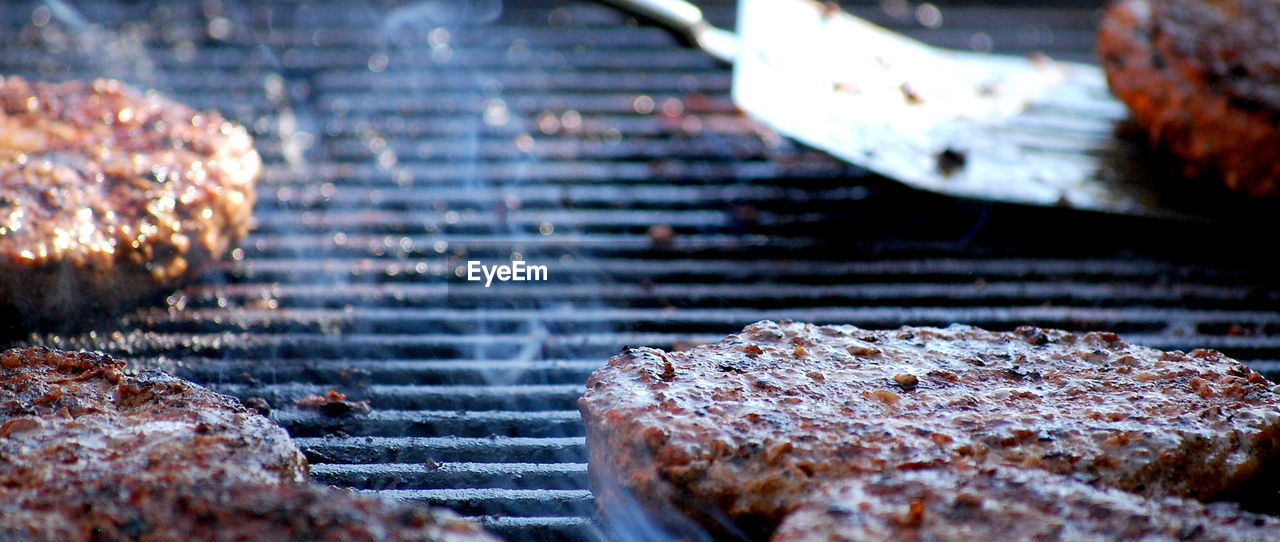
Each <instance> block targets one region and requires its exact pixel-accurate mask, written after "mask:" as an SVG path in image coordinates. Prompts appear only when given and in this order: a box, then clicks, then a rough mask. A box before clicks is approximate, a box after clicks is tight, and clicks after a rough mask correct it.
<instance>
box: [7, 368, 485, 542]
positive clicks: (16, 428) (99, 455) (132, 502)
mask: <svg viewBox="0 0 1280 542" xmlns="http://www.w3.org/2000/svg"><path fill="white" fill-rule="evenodd" d="M124 365H125V364H124V362H122V361H118V360H115V359H112V358H111V357H108V356H106V355H103V354H90V353H72V352H62V351H58V350H51V349H48V348H27V349H13V350H8V351H5V352H3V353H0V542H8V541H10V540H14V541H18V540H21V541H27V540H48V541H51V542H54V541H56V542H69V541H86V542H88V541H91V540H92V541H116V540H147V541H175V542H176V541H186V540H228V541H231V540H325V541H361V540H370V541H372V540H386V541H394V540H441V541H461V540H494V539H493V538H492V537H490V536H489V535H487V534H486V533H484V531H482V530H481V529H480V528H479V527H475V526H473V525H472V524H470V523H467V522H465V521H463V520H461V519H459V518H457V517H456V516H454V515H453V514H451V513H449V512H446V511H440V510H423V509H414V508H409V507H406V506H402V505H397V504H394V503H391V502H388V501H384V500H382V499H377V498H371V497H361V496H357V495H355V494H352V493H348V492H343V491H338V490H331V489H325V488H320V487H314V486H309V485H306V484H305V483H304V482H305V481H306V478H307V463H306V459H305V458H303V456H302V453H301V452H300V451H299V450H298V448H297V447H296V446H294V444H293V442H292V441H291V440H289V435H288V434H287V433H285V431H284V429H282V428H280V427H279V426H278V425H276V424H275V423H273V422H272V421H271V420H268V419H267V418H264V417H262V416H261V415H259V414H257V413H256V412H255V411H253V410H251V409H249V408H246V407H244V406H242V405H241V404H240V403H239V402H238V401H236V400H235V399H234V398H231V397H227V396H225V395H221V394H217V393H214V392H212V391H209V390H207V389H204V388H202V387H200V386H197V385H195V384H192V383H190V382H187V381H185V380H182V379H179V378H175V377H172V376H169V375H166V374H164V373H160V372H155V371H151V372H143V373H141V374H139V375H137V376H130V375H127V374H125V372H124V370H123V369H124Z"/></svg>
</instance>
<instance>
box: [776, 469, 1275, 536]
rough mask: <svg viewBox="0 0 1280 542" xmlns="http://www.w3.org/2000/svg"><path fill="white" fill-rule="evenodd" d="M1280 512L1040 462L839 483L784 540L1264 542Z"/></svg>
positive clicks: (801, 513) (797, 515) (791, 520)
mask: <svg viewBox="0 0 1280 542" xmlns="http://www.w3.org/2000/svg"><path fill="white" fill-rule="evenodd" d="M1277 537H1280V520H1277V519H1276V518H1273V517H1269V516H1261V515H1256V514H1249V513H1246V512H1242V511H1240V510H1239V509H1238V508H1236V507H1235V506H1234V505H1231V504H1227V503H1218V504H1212V505H1205V504H1201V503H1199V502H1196V501H1192V500H1188V499H1182V498H1177V497H1165V498H1160V499H1154V498H1144V497H1141V496H1139V495H1135V494H1132V493H1128V492H1124V491H1119V490H1116V489H1110V488H1098V487H1094V486H1091V485H1089V484H1086V483H1084V482H1081V481H1079V480H1073V479H1071V478H1069V477H1066V476H1060V475H1053V474H1049V473H1045V472H1043V471H1036V470H1031V469H995V470H988V471H983V472H958V471H957V470H952V469H926V470H920V471H897V472H890V473H886V474H880V475H871V476H866V477H861V478H853V479H849V480H844V481H841V482H837V483H835V484H832V485H831V486H829V487H826V488H824V489H823V490H822V491H820V492H819V493H818V495H817V496H815V497H814V498H813V499H812V500H811V501H810V502H809V503H808V504H806V505H805V506H802V507H801V508H799V509H798V510H796V511H795V512H793V513H792V514H791V515H789V516H787V518H786V520H784V521H783V522H782V525H781V526H780V527H778V531H777V532H776V533H775V534H774V536H773V540H774V541H775V542H802V541H815V542H816V541H819V540H822V541H826V540H858V541H861V542H875V541H882V540H883V541H889V540H892V541H900V540H929V541H934V542H961V541H965V542H969V541H973V540H1073V541H1080V542H1104V541H1116V540H1186V541H1196V540H1200V541H1209V540H1213V541H1217V542H1234V541H1241V542H1243V541H1251V542H1262V541H1264V540H1275V539H1276V538H1277Z"/></svg>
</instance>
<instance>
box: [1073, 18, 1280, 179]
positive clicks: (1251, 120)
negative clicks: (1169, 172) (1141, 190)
mask: <svg viewBox="0 0 1280 542" xmlns="http://www.w3.org/2000/svg"><path fill="white" fill-rule="evenodd" d="M1277 46H1280V6H1277V5H1276V3H1275V2H1272V1H1266V0H1212V1H1206V0H1122V1H1119V2H1116V3H1114V4H1113V5H1112V6H1111V7H1110V8H1109V9H1108V10H1107V13H1106V16H1105V18H1104V19H1103V22H1102V27H1101V30H1100V31H1099V35H1098V50H1099V52H1100V53H1101V55H1102V60H1103V65H1104V67H1105V68H1106V72H1107V80H1108V82H1109V83H1110V85H1111V89H1112V90H1113V91H1114V92H1115V93H1116V95H1117V96H1118V97H1119V98H1120V99H1121V100H1122V101H1123V102H1124V103H1125V104H1126V105H1128V106H1129V109H1130V111H1131V112H1132V113H1133V118H1134V121H1135V122H1136V123H1137V124H1138V125H1139V126H1140V127H1141V128H1142V129H1143V130H1144V131H1145V132H1146V133H1147V135H1148V136H1149V138H1150V140H1151V142H1152V143H1153V144H1154V145H1155V146H1157V147H1162V148H1164V149H1167V150H1169V151H1171V152H1172V153H1173V154H1175V155H1177V156H1178V157H1179V158H1181V160H1182V163H1183V166H1184V170H1185V173H1186V174H1187V175H1189V176H1197V175H1202V174H1213V175H1216V176H1219V177H1221V178H1222V179H1223V181H1225V183H1226V184H1227V186H1229V187H1230V188H1232V189H1234V190H1240V191H1244V192H1247V193H1249V194H1251V195H1256V196H1275V195H1277V194H1280V185H1278V184H1277V181H1278V180H1280V129H1277V126H1280V56H1277V55H1276V54H1275V50H1276V47H1277Z"/></svg>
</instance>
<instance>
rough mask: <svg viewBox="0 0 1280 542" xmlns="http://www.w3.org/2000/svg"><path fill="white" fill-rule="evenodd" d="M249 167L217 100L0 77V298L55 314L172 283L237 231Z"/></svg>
mask: <svg viewBox="0 0 1280 542" xmlns="http://www.w3.org/2000/svg"><path fill="white" fill-rule="evenodd" d="M260 170H261V160H260V159H259V157H258V154H257V152H255V151H254V150H253V142H252V140H251V139H250V137H249V135H248V133H247V132H246V131H245V129H244V128H243V127H240V126H237V125H235V124H233V123H231V122H228V121H226V120H224V119H223V118H222V117H221V116H219V115H218V114H217V113H214V112H196V111H194V110H192V109H191V108H189V107H187V106H184V105H181V104H178V103H174V102H172V101H169V100H167V99H165V98H163V97H161V96H159V95H158V94H156V93H154V92H146V93H144V92H139V91H137V90H134V89H132V88H130V87H128V86H126V85H124V84H122V83H119V82H116V81H110V80H95V81H92V82H79V81H76V82H67V83H61V84H49V83H38V82H29V81H26V80H24V79H22V78H20V77H0V306H2V305H7V306H9V307H10V308H11V310H17V311H18V313H19V314H20V315H21V316H22V318H23V319H24V320H26V322H27V323H28V324H29V325H32V324H34V325H50V324H54V325H56V324H60V323H63V322H66V321H68V320H71V321H74V320H78V319H80V318H82V317H84V316H85V315H90V314H95V313H98V312H102V311H116V310H119V309H122V308H124V307H127V306H129V305H130V304H134V303H137V302H139V301H140V300H143V299H145V298H148V297H151V296H154V295H156V294H159V293H162V292H165V291H168V290H172V289H173V288H174V287H176V286H177V285H179V284H181V283H182V282H183V281H185V280H187V279H190V278H191V277H193V276H195V275H196V274H197V273H199V272H200V271H201V270H202V269H203V268H204V266H206V265H207V264H208V263H209V262H210V261H212V260H215V259H217V258H219V257H220V256H222V255H223V254H224V253H226V252H227V251H228V250H229V248H230V247H231V246H232V245H234V244H235V243H236V242H238V241H239V240H240V239H241V238H243V237H244V236H245V234H246V233H247V231H248V227H249V216H250V211H251V210H252V208H253V203H254V183H255V182H256V181H257V178H258V174H259V171H260Z"/></svg>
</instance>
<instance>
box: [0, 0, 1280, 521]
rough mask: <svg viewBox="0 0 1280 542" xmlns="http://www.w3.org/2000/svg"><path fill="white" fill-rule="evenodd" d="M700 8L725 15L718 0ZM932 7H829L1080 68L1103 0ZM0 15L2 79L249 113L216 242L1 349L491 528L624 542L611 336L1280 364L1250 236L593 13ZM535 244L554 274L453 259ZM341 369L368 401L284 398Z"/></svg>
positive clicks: (213, 0)
mask: <svg viewBox="0 0 1280 542" xmlns="http://www.w3.org/2000/svg"><path fill="white" fill-rule="evenodd" d="M704 5H705V8H706V9H705V11H706V14H707V16H708V18H709V19H710V20H711V21H712V22H713V23H715V24H717V25H720V26H722V27H731V26H732V22H733V11H734V9H733V3H732V2H727V1H720V0H717V1H715V2H706V3H704ZM924 5H925V4H919V3H916V2H905V1H898V2H883V3H854V2H848V3H846V5H845V7H847V8H848V9H850V10H851V11H853V12H854V13H855V14H856V15H859V16H864V17H867V18H869V19H871V20H873V21H875V22H878V23H881V24H885V25H887V26H889V27H890V28H892V29H894V30H898V31H901V32H904V33H907V34H909V35H912V36H914V37H917V38H920V39H922V40H924V41H927V42H930V43H933V44H937V45H943V46H948V47H957V48H975V49H979V50H988V49H991V50H994V51H997V52H1006V53H1015V54H1022V53H1031V52H1033V51H1043V52H1045V53H1047V54H1049V55H1050V56H1052V57H1054V58H1060V59H1066V60H1076V61H1092V60H1093V53H1092V43H1093V41H1092V40H1093V28H1094V24H1095V22H1096V18H1097V16H1098V14H1099V11H1098V8H1099V5H1098V3H1097V2H1083V1H1082V2H1040V3H1021V4H1018V5H1016V6H1013V5H1006V4H986V3H977V2H975V3H963V2H954V3H953V2H938V3H936V7H937V8H938V10H937V11H938V12H939V13H941V16H942V20H941V25H940V26H937V27H936V28H933V27H930V26H925V25H924V24H922V23H921V22H920V21H919V20H917V17H916V14H917V12H918V9H917V8H920V7H921V6H924ZM0 18H2V21H0V28H2V29H3V33H4V35H5V36H7V38H6V39H5V40H4V43H3V44H0V72H3V73H5V74H19V75H24V76H27V77H29V78H40V79H53V80H61V79H68V78H83V77H92V76H111V77H118V78H121V79H124V80H126V81H128V82H131V83H134V84H137V85H139V86H145V87H153V88H158V89H161V90H163V91H165V92H167V93H169V94H171V95H173V96H175V97H177V98H178V99H180V100H182V101H185V102H187V103H190V104H191V105H193V106H196V107H198V108H215V109H218V110H221V111H223V112H224V113H225V114H226V115H227V116H229V117H231V118H234V119H236V120H238V121H240V122H242V123H244V124H245V125H246V126H248V127H249V128H250V129H251V131H252V132H253V133H254V135H255V137H256V139H257V141H258V148H259V150H260V151H261V153H262V154H263V157H264V160H265V162H266V167H265V173H264V176H263V179H262V181H261V183H260V189H259V193H260V201H259V202H258V205H257V208H256V210H255V215H256V223H257V228H256V230H255V231H254V233H253V234H251V235H250V236H249V238H248V239H246V240H245V241H244V243H243V244H242V248H240V249H239V250H237V251H235V253H234V254H233V257H232V258H231V259H230V261H227V262H226V263H225V264H223V265H221V266H220V267H219V268H217V269H216V270H215V271H214V272H212V273H209V274H207V275H206V276H205V277H203V278H202V279H201V280H200V281H199V282H198V283H196V284H194V285H191V286H190V287H188V288H185V289H184V290H182V291H181V292H179V293H177V294H174V295H173V296H171V297H169V298H168V299H167V300H164V302H163V303H160V304H159V305H158V306H155V307H148V308H142V309H139V310H137V311H135V312H133V313H130V314H126V315H123V316H121V317H119V318H118V319H113V320H111V321H109V322H107V323H105V324H103V325H101V326H99V327H98V328H96V329H94V330H92V331H85V332H83V333H78V334H72V335H61V336H51V335H33V336H29V337H25V338H22V339H20V340H18V341H16V342H22V343H31V342H37V343H44V344H49V345H53V346H58V347H63V348H81V349H95V350H104V351H108V352H111V353H115V354H117V355H120V356H122V357H125V358H127V359H129V360H131V361H133V362H134V363H136V364H138V365H142V366H160V367H162V368H166V369H169V370H172V371H174V372H176V373H177V374H179V375H181V376H184V377H187V378H190V379H193V380H196V381H198V382H201V383H203V384H205V385H207V386H209V387H211V388H213V389H215V390H217V391H221V392H225V393H229V394H232V395H236V396H239V397H241V398H245V399H248V398H252V397H257V398H262V399H264V400H265V401H266V402H267V403H269V405H270V406H271V407H272V408H271V416H272V417H273V418H274V419H276V420H277V421H279V422H280V423H281V424H283V425H284V426H285V427H286V428H287V429H288V430H289V431H290V433H291V434H292V435H293V436H294V437H296V438H297V442H298V444H299V446H300V447H301V448H303V449H304V450H305V452H306V454H307V456H308V459H309V460H310V461H311V463H312V474H313V478H314V479H315V480H316V481H317V482H320V483H324V484H332V485H337V486H343V487H351V488H356V489H359V490H364V491H369V492H374V493H379V494H382V495H385V496H388V497H392V498H395V499H403V500H407V501H411V502H414V503H422V504H433V505H443V506H447V507H450V508H453V509H455V510H458V511H459V512H461V513H462V514H464V515H467V516H473V517H474V518H476V519H477V520H478V521H480V522H481V523H483V524H485V525H486V526H488V527H489V528H491V529H492V530H494V531H495V532H496V533H497V534H499V535H501V536H503V537H506V538H510V539H550V540H586V539H599V538H610V537H611V536H610V534H609V533H608V532H607V529H606V528H604V527H601V524H600V523H599V522H598V521H597V520H596V519H595V507H594V503H593V501H592V496H591V493H590V492H589V491H588V489H587V475H586V464H585V463H586V453H585V445H584V442H583V428H582V425H581V421H580V419H579V416H578V413H577V410H576V406H575V400H576V398H577V397H578V395H579V394H580V392H581V390H582V387H583V383H584V382H585V380H586V378H587V375H588V374H589V373H590V372H591V371H592V370H593V369H594V368H596V367H598V366H600V365H602V364H603V363H604V362H605V361H606V360H607V359H608V357H609V356H610V355H611V354H612V353H614V352H616V351H618V349H619V348H620V347H622V346H624V345H648V346H656V347H663V348H681V347H684V346H687V345H691V344H696V343H699V342H706V341H712V340H717V339H718V338H719V337H721V336H723V335H724V334H726V333H729V332H733V331H735V330H738V329H740V328H741V327H742V326H744V325H745V324H748V323H750V322H753V321H756V320H760V319H765V318H771V319H797V320H807V321H815V322H822V323H853V324H857V325H860V326H863V327H896V326H899V325H908V324H909V325H946V324H949V323H952V322H962V323H969V324H974V325H978V326H983V327H988V328H992V329H1012V328H1014V327H1016V326H1019V325H1023V324H1034V325H1041V326H1051V327H1060V328H1067V329H1073V330H1092V329H1109V330H1114V331H1117V332H1119V333H1121V334H1122V335H1123V337H1124V338H1125V339H1127V340H1129V341H1131V342H1135V343H1139V344H1145V345H1150V346H1154V347H1158V348H1165V349H1174V348H1180V349H1190V348H1195V347H1212V348H1219V349H1222V350H1224V351H1225V352H1227V353H1228V354H1229V355H1232V356H1234V357H1237V358H1239V359H1242V360H1246V361H1247V362H1248V363H1249V364H1251V365H1252V366H1253V367H1254V368H1256V369H1258V370H1260V371H1262V372H1264V373H1265V374H1268V375H1269V376H1272V377H1275V376H1277V374H1280V362H1277V361H1276V360H1277V359H1280V357H1278V355H1280V311H1277V307H1278V306H1280V304H1278V302H1280V287H1278V285H1277V284H1276V283H1275V279H1274V276H1275V275H1274V273H1270V272H1268V271H1269V269H1268V267H1267V265H1266V257H1267V254H1266V253H1267V252H1268V250H1267V248H1268V246H1267V245H1268V244H1269V242H1268V241H1266V240H1254V239H1246V237H1251V236H1252V235H1254V234H1253V233H1251V232H1253V231H1257V230H1256V229H1253V228H1256V226H1249V225H1241V224H1238V223H1237V224H1194V223H1167V222H1157V221H1149V220H1140V219H1132V218H1122V217H1110V216H1102V215H1093V214H1083V213H1079V212H1075V211H1072V210H1069V209H1028V208H1018V207H1011V206H1002V205H993V204H985V203H976V202H967V201H957V200H952V199H947V198H943V197H939V196H935V195H930V194H923V193H919V192H914V191H911V190H908V189H905V188H902V187H900V186H898V185H896V184H894V183H893V182H892V181H890V180H886V179H882V178H878V177H875V176H871V175H867V174H866V173H865V172H863V171H860V170H858V169H856V168H854V167H851V166H847V165H844V164H842V163H840V162H838V161H835V160H833V159H831V158H829V157H827V156H825V155H823V154H821V153H818V152H815V151H811V150H807V149H804V148H802V147H799V146H797V145H795V144H793V143H791V142H788V141H787V140H785V139H782V138H779V137H778V136H777V135H775V134H773V133H771V132H769V131H768V130H767V129H764V128H762V127H761V126H758V125H756V124H754V123H752V122H751V121H749V120H748V119H746V118H744V117H742V116H741V115H740V114H739V113H737V112H736V111H735V109H734V107H733V105H732V103H731V101H730V99H729V97H728V88H729V84H730V74H729V72H728V69H727V68H726V67H724V66H722V65H719V64H717V63H716V62H715V61H713V60H711V59H709V58H707V57H706V56H705V55H704V54H702V53H700V52H698V51H696V50H693V49H691V48H689V47H687V46H686V45H685V44H682V43H680V41H679V40H678V38H676V37H674V36H673V35H671V34H670V33H668V32H666V31H664V30H662V29H660V28H658V27H656V26H653V25H650V24H647V23H646V22H644V21H641V20H637V19H636V18H634V17H631V16H628V15H626V14H623V13H620V12H618V11H616V10H614V9H611V8H608V7H604V6H602V5H599V4H595V3H590V2H580V1H571V0H565V1H557V0H537V1H533V2H509V3H505V5H504V3H501V2H498V1H497V0H470V1H458V2H443V1H440V2H436V1H422V2H404V1H400V2H385V3H382V2H371V3H351V2H345V1H340V0H308V1H305V2H280V3H264V2H251V3H245V2H238V1H232V0H223V1H221V2H220V1H218V0H206V1H205V2H199V3H197V2H191V3H187V4H177V5H174V4H172V3H170V2H161V1H115V2H103V3H86V4H85V5H83V6H81V5H73V4H72V3H70V2H63V1H61V0H49V2H47V3H44V2H27V1H20V2H9V3H6V4H4V5H3V6H0ZM928 22H931V23H932V22H935V21H928ZM519 259H523V260H526V261H527V262H529V264H531V265H534V264H536V265H545V266H547V268H548V271H549V280H547V281H538V282H511V283H504V284H500V285H496V286H495V287H493V288H484V287H483V286H482V285H478V284H476V283H473V282H468V281H466V280H464V279H463V278H462V277H461V276H460V273H462V272H463V270H464V268H465V266H466V263H467V262H468V261H470V260H481V261H484V262H486V263H502V262H509V261H512V260H519ZM330 389H334V390H337V391H339V392H342V393H345V394H347V395H348V396H349V399H350V400H353V401H361V400H367V401H369V405H370V407H371V410H370V411H369V412H368V413H361V412H358V411H352V412H345V413H344V412H340V411H333V410H321V411H317V410H308V409H302V408H299V407H298V406H297V405H296V404H295V401H297V400H298V399H299V398H301V397H304V396H307V395H310V394H324V393H325V392H326V391H328V390H330ZM614 534H615V535H616V534H617V533H614Z"/></svg>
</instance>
